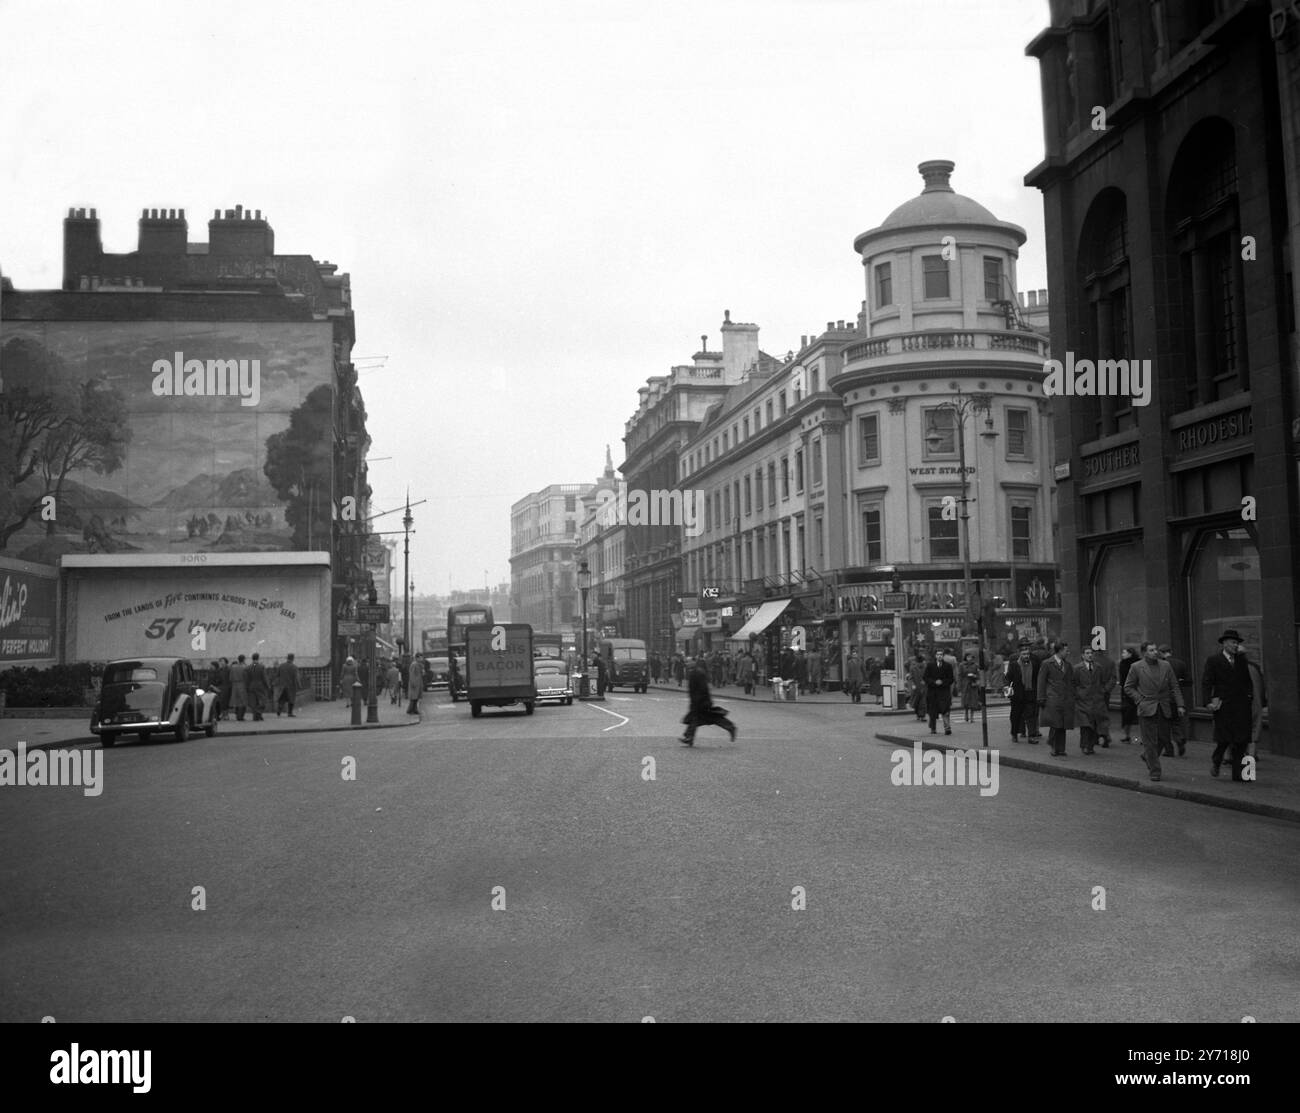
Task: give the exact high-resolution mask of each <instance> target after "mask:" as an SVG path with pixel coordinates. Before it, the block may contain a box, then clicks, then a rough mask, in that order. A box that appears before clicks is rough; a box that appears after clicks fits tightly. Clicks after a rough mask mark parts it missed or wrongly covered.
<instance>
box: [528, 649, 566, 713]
mask: <svg viewBox="0 0 1300 1113" xmlns="http://www.w3.org/2000/svg"><path fill="white" fill-rule="evenodd" d="M533 680H534V682H535V683H536V685H537V702H538V703H544V702H545V701H546V700H554V701H555V702H556V703H562V704H565V705H566V706H567V705H568V704H571V703H572V702H573V681H572V679H571V678H570V676H569V666H568V665H566V664H565V663H564V662H563V661H561V660H558V659H557V658H554V657H538V658H536V659H535V660H534V661H533Z"/></svg>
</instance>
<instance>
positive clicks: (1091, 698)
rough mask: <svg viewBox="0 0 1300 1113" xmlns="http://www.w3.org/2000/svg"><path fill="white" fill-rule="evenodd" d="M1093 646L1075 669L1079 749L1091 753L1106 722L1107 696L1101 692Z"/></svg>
mask: <svg viewBox="0 0 1300 1113" xmlns="http://www.w3.org/2000/svg"><path fill="white" fill-rule="evenodd" d="M1094 656H1095V655H1094V652H1093V649H1092V647H1091V646H1087V647H1085V648H1084V651H1083V661H1082V662H1080V664H1079V665H1078V666H1077V667H1076V668H1075V670H1074V717H1075V719H1076V720H1077V721H1078V723H1079V749H1080V750H1082V751H1083V752H1084V753H1085V754H1091V753H1092V752H1093V751H1094V750H1095V749H1096V748H1097V739H1098V736H1099V735H1100V734H1101V732H1102V730H1103V729H1104V727H1105V723H1106V698H1105V696H1103V695H1102V692H1101V669H1100V668H1099V667H1098V665H1097V663H1096V660H1095V659H1094Z"/></svg>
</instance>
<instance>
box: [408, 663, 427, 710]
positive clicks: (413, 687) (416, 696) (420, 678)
mask: <svg viewBox="0 0 1300 1113" xmlns="http://www.w3.org/2000/svg"><path fill="white" fill-rule="evenodd" d="M406 691H407V693H408V694H409V695H410V697H411V703H410V706H408V707H407V709H406V713H407V714H408V715H418V714H419V713H420V697H421V696H423V695H424V662H423V661H422V660H420V658H419V657H412V658H411V664H410V667H409V668H408V669H407V670H406Z"/></svg>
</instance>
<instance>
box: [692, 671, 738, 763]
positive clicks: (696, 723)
mask: <svg viewBox="0 0 1300 1113" xmlns="http://www.w3.org/2000/svg"><path fill="white" fill-rule="evenodd" d="M688 679H689V686H688V689H687V691H688V692H689V695H690V701H691V703H690V709H689V710H688V711H687V712H686V714H685V715H683V716H682V722H683V723H685V724H686V732H685V733H684V734H683V735H682V737H681V741H682V743H683V744H684V745H687V746H694V745H695V732H696V731H697V730H698V729H699V728H700V727H710V726H712V727H721V728H722V729H723V730H725V731H726V732H727V733H728V734H729V735H731V739H732V741H733V742H734V741H735V738H736V733H737V732H736V724H735V723H733V722H732V721H731V719H730V718H729V717H728V716H727V713H726V712H725V711H723V710H722V708H720V707H715V706H714V705H713V696H712V694H711V693H710V692H709V673H708V670H707V669H706V668H705V667H704V663H703V662H702V661H700V660H698V659H696V660H695V661H693V662H692V664H691V668H690V672H689V674H688Z"/></svg>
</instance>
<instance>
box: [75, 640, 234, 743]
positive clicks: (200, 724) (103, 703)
mask: <svg viewBox="0 0 1300 1113" xmlns="http://www.w3.org/2000/svg"><path fill="white" fill-rule="evenodd" d="M191 730H202V731H203V732H204V733H205V734H206V735H207V736H208V737H209V738H211V737H212V736H213V735H214V734H216V733H217V692H216V691H215V689H212V688H205V687H203V686H201V685H200V684H199V683H198V678H197V677H196V676H195V674H194V666H193V665H191V664H190V662H189V661H187V660H186V659H185V658H184V657H137V658H131V659H129V660H122V661H112V662H110V663H109V664H107V665H105V666H104V676H103V679H102V681H101V683H100V691H99V699H98V701H97V702H96V703H95V709H94V711H92V712H91V716H90V733H91V734H96V735H98V736H99V740H100V742H101V743H102V744H103V746H104V748H105V749H108V748H109V747H110V746H112V745H113V744H114V743H115V742H116V741H117V739H118V735H121V734H134V735H137V736H139V738H140V740H141V741H144V740H146V739H148V738H149V737H150V735H152V734H153V733H154V732H155V731H166V732H168V733H171V734H173V735H174V736H175V740H176V741H177V742H184V741H185V740H186V739H187V738H189V736H190V731H191Z"/></svg>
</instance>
